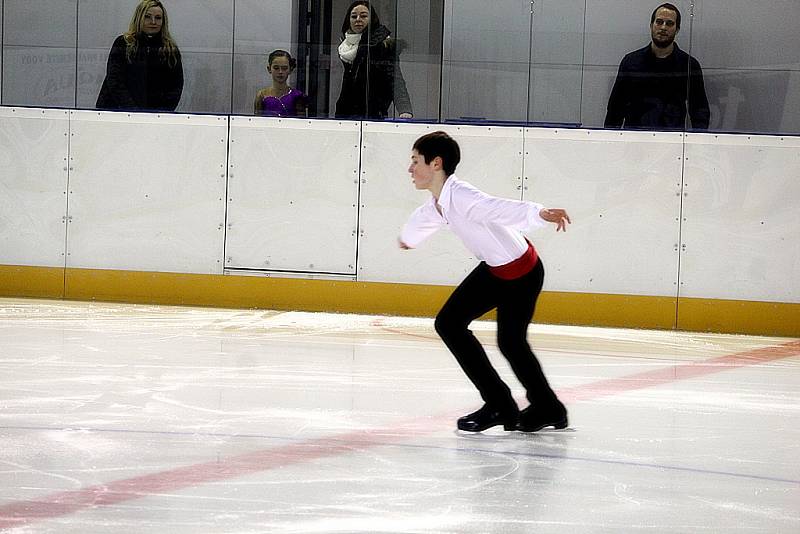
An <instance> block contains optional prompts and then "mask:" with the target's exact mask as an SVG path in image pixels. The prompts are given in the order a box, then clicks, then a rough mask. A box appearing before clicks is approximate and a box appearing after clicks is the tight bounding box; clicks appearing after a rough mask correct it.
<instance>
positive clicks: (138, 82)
mask: <svg viewBox="0 0 800 534" xmlns="http://www.w3.org/2000/svg"><path fill="white" fill-rule="evenodd" d="M136 39H137V41H138V43H137V44H138V47H137V50H136V54H135V55H134V57H133V58H131V61H130V62H129V61H128V58H127V57H126V48H127V44H126V43H125V38H124V37H123V36H122V35H120V36H119V37H117V38H116V40H115V41H114V45H113V46H112V47H111V53H110V54H109V55H108V65H107V67H106V78H105V80H104V81H103V86H102V87H101V88H100V94H99V95H98V96H97V104H96V107H97V109H114V110H134V111H175V108H176V107H178V102H180V100H181V93H182V92H183V65H182V64H181V56H180V52H177V51H176V55H177V57H176V60H177V61H176V63H175V65H173V66H170V64H169V61H168V58H167V57H165V56H164V55H163V54H162V53H161V47H162V41H161V34H158V35H155V36H153V37H147V36H145V35H139V36H138V37H137V38H136Z"/></svg>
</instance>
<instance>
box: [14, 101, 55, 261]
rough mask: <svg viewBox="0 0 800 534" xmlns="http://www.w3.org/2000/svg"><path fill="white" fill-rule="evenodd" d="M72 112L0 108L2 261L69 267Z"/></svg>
mask: <svg viewBox="0 0 800 534" xmlns="http://www.w3.org/2000/svg"><path fill="white" fill-rule="evenodd" d="M68 136H69V112H68V111H65V110H57V109H48V110H43V109H28V108H0V169H2V171H0V264H5V265H33V266H41V267H63V266H64V253H65V252H64V243H65V241H64V235H65V234H64V233H65V231H66V219H65V216H66V213H67V196H66V190H67V158H68V155H69V137H68Z"/></svg>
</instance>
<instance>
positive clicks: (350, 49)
mask: <svg viewBox="0 0 800 534" xmlns="http://www.w3.org/2000/svg"><path fill="white" fill-rule="evenodd" d="M360 42H361V34H360V33H346V34H344V41H342V44H340V45H339V57H340V58H342V61H344V62H345V63H352V62H353V60H354V59H355V58H356V54H357V53H358V43H360Z"/></svg>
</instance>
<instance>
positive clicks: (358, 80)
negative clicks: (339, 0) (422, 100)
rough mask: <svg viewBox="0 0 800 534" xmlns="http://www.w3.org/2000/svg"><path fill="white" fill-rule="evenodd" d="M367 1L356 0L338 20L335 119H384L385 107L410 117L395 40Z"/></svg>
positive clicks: (386, 111)
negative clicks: (339, 67)
mask: <svg viewBox="0 0 800 534" xmlns="http://www.w3.org/2000/svg"><path fill="white" fill-rule="evenodd" d="M390 36H391V32H390V31H389V29H388V28H387V27H386V26H383V25H382V24H381V22H380V18H379V17H378V13H377V12H376V11H375V8H373V7H372V6H371V5H370V2H369V1H367V0H357V1H355V2H353V3H352V4H351V5H350V7H349V8H348V10H347V12H346V14H345V18H344V21H343V22H342V42H341V44H340V45H339V58H340V59H341V60H342V65H343V66H344V75H343V77H342V90H341V93H340V94H339V99H338V100H337V101H336V117H337V118H358V119H361V118H367V119H384V118H386V117H387V116H388V115H389V106H391V104H392V102H394V106H395V110H396V111H397V114H398V116H399V117H400V118H402V119H410V118H411V117H413V114H412V110H411V100H410V99H409V97H408V89H407V88H406V82H405V80H404V79H403V74H402V72H401V71H400V65H399V64H398V59H397V54H398V50H397V41H396V40H394V39H392V38H391V37H390Z"/></svg>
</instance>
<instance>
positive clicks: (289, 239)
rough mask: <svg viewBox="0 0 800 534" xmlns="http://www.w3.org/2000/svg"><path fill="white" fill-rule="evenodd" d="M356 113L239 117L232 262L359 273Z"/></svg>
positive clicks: (231, 204) (234, 143)
mask: <svg viewBox="0 0 800 534" xmlns="http://www.w3.org/2000/svg"><path fill="white" fill-rule="evenodd" d="M359 136H360V123H359V122H356V121H309V120H304V119H277V118H269V117H252V118H244V117H231V153H230V170H229V172H230V176H229V188H228V231H227V241H226V263H225V266H226V267H229V268H247V269H267V270H278V271H301V272H325V273H339V274H355V265H356V263H355V261H356V230H357V224H358V209H357V204H358V156H359V150H358V142H359Z"/></svg>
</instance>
